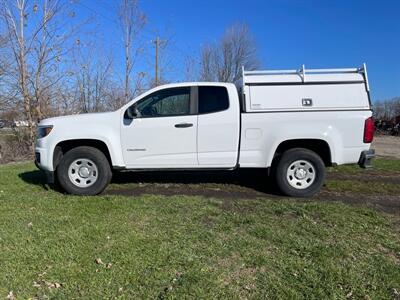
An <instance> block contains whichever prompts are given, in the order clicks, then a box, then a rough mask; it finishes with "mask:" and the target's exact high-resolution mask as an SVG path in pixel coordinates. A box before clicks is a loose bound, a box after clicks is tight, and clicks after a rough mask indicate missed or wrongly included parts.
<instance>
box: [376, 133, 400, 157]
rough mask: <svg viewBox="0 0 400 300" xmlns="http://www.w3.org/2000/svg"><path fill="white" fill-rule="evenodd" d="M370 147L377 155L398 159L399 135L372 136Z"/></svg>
mask: <svg viewBox="0 0 400 300" xmlns="http://www.w3.org/2000/svg"><path fill="white" fill-rule="evenodd" d="M372 148H374V149H375V152H376V155H378V156H381V157H387V158H396V159H400V137H396V136H389V135H377V136H375V137H374V141H373V143H372Z"/></svg>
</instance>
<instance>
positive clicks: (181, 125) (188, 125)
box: [175, 123, 193, 128]
mask: <svg viewBox="0 0 400 300" xmlns="http://www.w3.org/2000/svg"><path fill="white" fill-rule="evenodd" d="M192 126H193V124H192V123H179V124H175V127H176V128H188V127H192Z"/></svg>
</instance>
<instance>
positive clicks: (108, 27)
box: [79, 0, 400, 101]
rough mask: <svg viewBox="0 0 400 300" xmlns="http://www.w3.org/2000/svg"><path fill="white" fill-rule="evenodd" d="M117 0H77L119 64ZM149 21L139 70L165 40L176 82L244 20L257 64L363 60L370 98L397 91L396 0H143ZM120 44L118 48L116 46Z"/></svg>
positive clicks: (356, 63) (148, 67)
mask: <svg viewBox="0 0 400 300" xmlns="http://www.w3.org/2000/svg"><path fill="white" fill-rule="evenodd" d="M116 1H117V0H79V2H80V6H81V7H82V10H81V14H83V15H84V16H83V17H86V16H92V17H93V16H94V17H95V18H96V20H97V24H98V25H97V28H96V31H97V32H98V37H97V38H98V39H99V43H102V44H103V45H107V46H109V47H110V48H113V49H114V50H113V52H114V56H115V62H116V63H117V64H118V65H122V64H123V50H122V48H121V46H119V47H118V44H120V42H121V39H120V36H119V34H118V32H120V28H119V26H118V24H117V22H115V21H114V22H113V20H115V19H116V18H117V15H116V14H114V10H113V8H114V7H115V3H116ZM141 9H142V10H143V11H144V13H145V14H146V15H147V20H148V22H147V25H146V27H145V29H144V30H143V34H142V37H141V41H142V43H143V44H144V45H147V47H148V49H149V51H147V52H146V54H143V57H141V59H139V60H138V63H137V66H136V69H145V71H146V72H153V71H152V70H153V65H154V64H153V61H154V53H153V52H152V51H153V49H152V48H151V47H152V46H153V44H152V43H151V41H152V40H154V38H155V37H156V36H157V35H159V36H160V38H161V39H163V38H165V39H168V40H169V44H168V46H167V48H166V49H165V53H162V55H165V61H166V62H167V63H166V65H167V67H165V73H166V74H165V76H166V77H167V78H168V79H169V80H171V81H181V80H182V79H183V77H184V75H183V72H184V65H185V61H186V59H187V57H188V56H194V57H196V56H198V53H199V49H200V48H201V46H202V45H203V44H204V43H207V42H213V41H217V40H218V39H219V38H220V37H221V36H222V35H223V32H224V30H225V29H226V28H227V27H229V26H230V25H232V24H235V23H245V24H247V25H248V27H249V28H250V31H251V32H252V33H253V35H254V38H255V41H256V44H257V48H258V55H259V57H260V60H261V65H262V69H297V68H299V67H300V66H301V65H302V64H305V66H306V68H344V67H345V68H346V67H360V66H362V64H363V63H364V62H365V63H366V64H367V68H368V76H369V82H370V87H371V96H372V99H373V100H374V101H376V100H382V99H390V98H393V97H396V96H400V0H399V1H398V0H380V1H372V0H364V1H359V0H335V1H333V0H330V1H328V0H319V1H317V0H276V1H268V0H246V1H243V0H241V1H239V0H229V1H227V0H225V1H224V0H203V1H200V0H197V1H193V0H186V1H185V0H168V1H167V0H142V1H141ZM115 49H120V50H115Z"/></svg>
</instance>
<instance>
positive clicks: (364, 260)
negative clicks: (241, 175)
mask: <svg viewBox="0 0 400 300" xmlns="http://www.w3.org/2000/svg"><path fill="white" fill-rule="evenodd" d="M371 172H372V173H370V174H369V175H368V174H367V175H365V173H363V172H362V171H360V170H359V169H356V168H355V167H347V166H346V167H340V168H338V169H334V170H331V171H330V172H329V174H328V179H327V183H326V187H324V189H323V191H322V192H321V193H320V194H319V195H317V196H316V197H315V198H314V199H311V200H299V199H286V198H283V197H279V196H276V195H274V194H269V193H265V192H263V191H262V188H258V189H255V188H254V187H252V186H250V187H249V186H248V185H245V184H244V185H241V184H240V180H239V183H236V179H234V180H231V181H230V182H228V183H226V182H220V181H218V180H209V182H208V181H207V180H204V178H203V177H202V180H198V181H195V180H194V181H190V182H186V181H185V180H179V179H178V180H176V179H170V180H169V179H168V178H165V177H162V179H159V178H158V179H157V178H155V179H154V178H152V179H151V180H150V179H145V180H142V181H141V179H140V178H139V179H138V178H137V176H139V177H140V175H135V176H136V177H132V182H130V181H129V180H127V181H125V182H121V181H119V182H118V183H113V184H112V185H111V186H110V187H109V189H108V190H107V191H106V192H105V193H104V194H103V195H100V196H96V197H75V196H68V195H63V194H61V193H59V192H57V191H54V190H51V189H48V187H47V186H46V185H44V184H43V177H42V175H41V174H40V173H39V172H38V171H35V168H34V166H33V164H30V163H23V164H11V165H4V166H0V298H5V297H6V296H7V295H9V294H10V291H12V294H13V295H14V296H15V297H16V298H17V299H27V298H39V299H42V298H45V297H50V298H59V299H61V298H62V299H67V298H85V299H90V298H92V299H99V298H125V299H128V298H129V299H132V298H153V299H154V298H158V299H169V298H177V299H179V298H207V299H215V298H228V299H237V298H243V299H244V298H257V299H258V298H268V299H301V298H307V299H327V298H329V299H346V298H347V299H352V298H354V299H396V297H400V211H398V206H394V208H393V207H390V209H389V208H387V209H381V208H382V207H381V206H380V203H376V201H383V202H385V201H386V202H385V203H388V204H387V205H389V204H390V203H392V202H390V201H394V202H393V203H394V204H393V205H396V203H398V202H399V201H400V188H399V186H400V183H399V182H398V180H399V178H400V173H399V172H400V162H399V161H395V160H392V161H389V160H378V161H377V163H376V169H375V170H373V171H371ZM371 174H372V175H373V178H376V179H374V180H373V182H372V183H371V178H372V176H371ZM182 182H184V183H182ZM261 184H262V183H261ZM138 191H141V192H138ZM168 191H169V194H172V195H170V196H168V195H169V194H168ZM171 191H172V193H171ZM174 191H177V192H179V194H177V195H173V193H174ZM129 193H132V194H133V195H134V197H132V196H129ZM127 195H128V196H127ZM234 195H235V197H234ZM348 199H353V200H354V201H347V200H348ZM357 199H359V200H360V203H359V204H349V203H348V202H350V203H358V202H357V201H355V200H357ZM368 199H371V202H368ZM374 199H375V200H374ZM376 199H378V200H376ZM385 199H386V200H385ZM373 200H374V201H375V202H373ZM396 201H397V202H396ZM371 203H372V204H371ZM390 205H391V204H390ZM384 211H388V212H389V213H385V212H384Z"/></svg>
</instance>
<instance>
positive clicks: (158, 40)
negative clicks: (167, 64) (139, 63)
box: [154, 37, 160, 86]
mask: <svg viewBox="0 0 400 300" xmlns="http://www.w3.org/2000/svg"><path fill="white" fill-rule="evenodd" d="M154 42H155V44H156V64H155V68H156V70H155V72H156V73H155V77H154V81H155V85H156V86H158V47H159V46H160V38H159V37H157V38H156V40H155V41H154Z"/></svg>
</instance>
